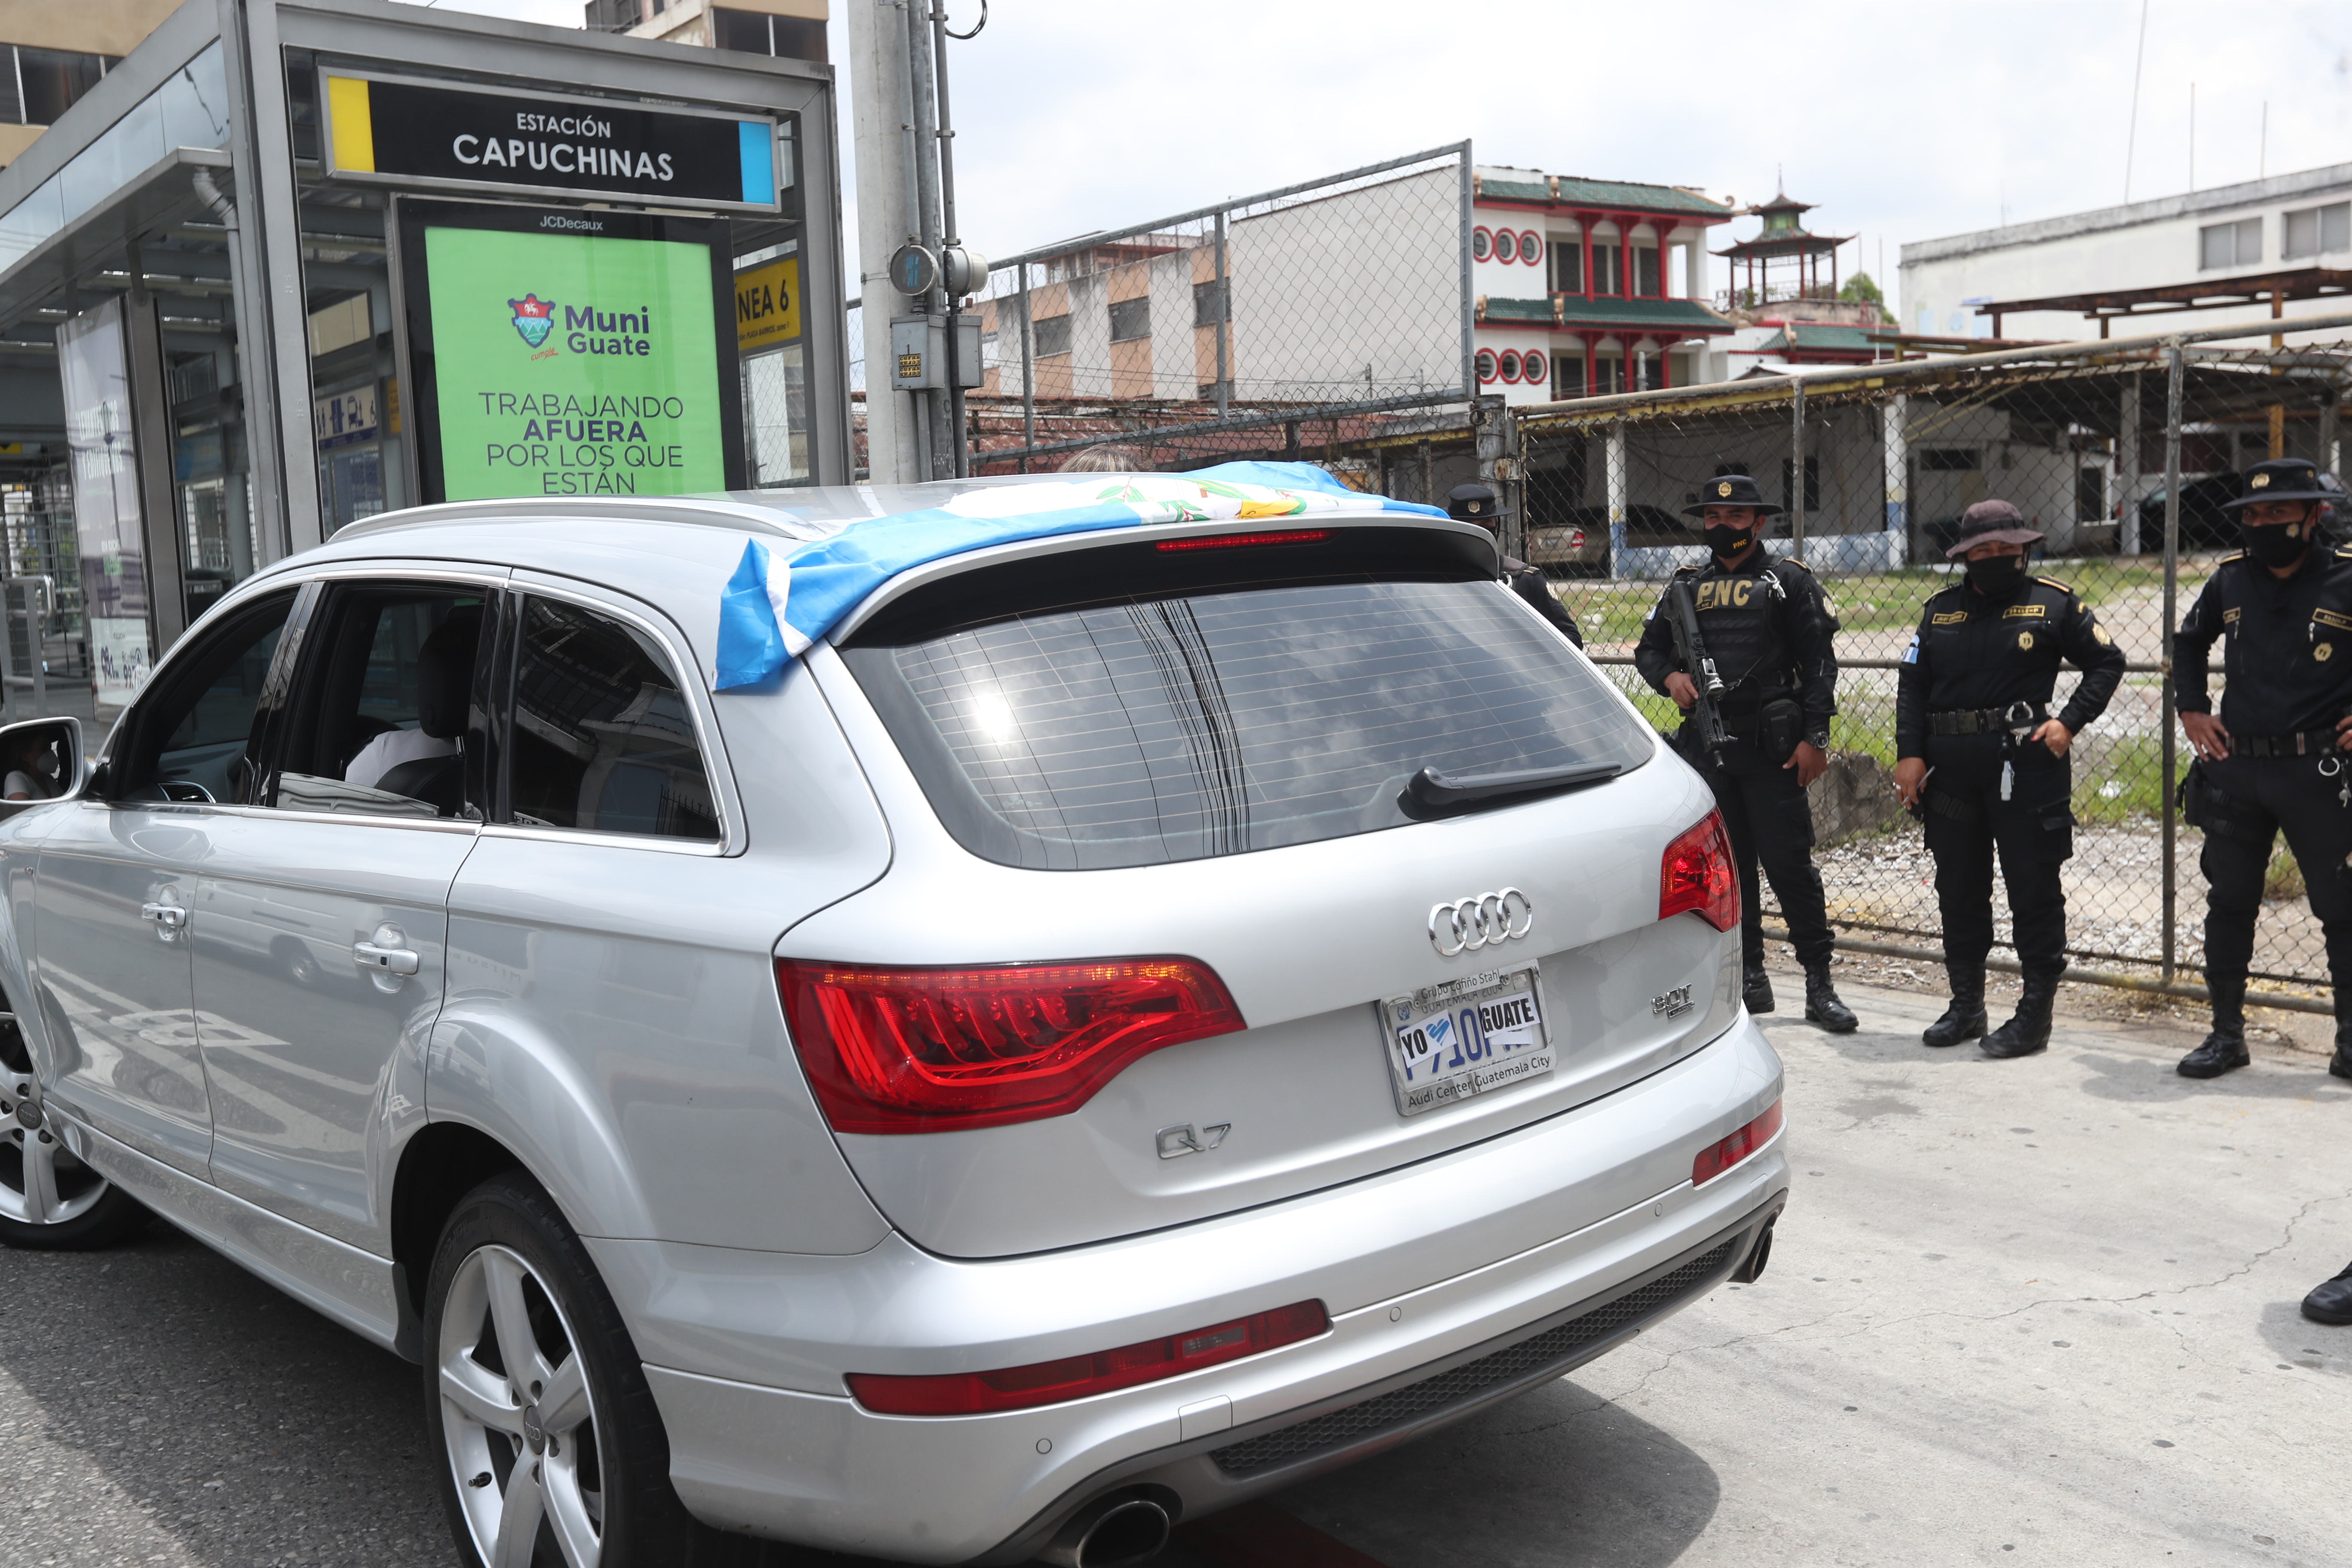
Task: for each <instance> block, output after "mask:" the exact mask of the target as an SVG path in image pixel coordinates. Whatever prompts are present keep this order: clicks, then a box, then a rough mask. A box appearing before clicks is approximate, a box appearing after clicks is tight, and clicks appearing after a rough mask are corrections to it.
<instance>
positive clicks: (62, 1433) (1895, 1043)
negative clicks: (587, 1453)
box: [0, 983, 2352, 1568]
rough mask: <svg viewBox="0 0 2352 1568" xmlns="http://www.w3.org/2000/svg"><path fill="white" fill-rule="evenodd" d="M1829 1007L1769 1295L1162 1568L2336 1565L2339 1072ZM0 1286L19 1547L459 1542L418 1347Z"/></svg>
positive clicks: (88, 1292) (1791, 1045)
mask: <svg viewBox="0 0 2352 1568" xmlns="http://www.w3.org/2000/svg"><path fill="white" fill-rule="evenodd" d="M1795 989H1796V988H1795V987H1792V986H1789V985H1787V984H1785V983H1784V985H1783V994H1784V995H1785V994H1790V992H1791V991H1794V990H1795ZM1848 997H1849V1000H1851V1001H1852V1002H1853V1004H1854V1005H1855V1007H1856V1009H1857V1011H1859V1012H1860V1013H1861V1014H1862V1016H1863V1018H1864V1032H1863V1033H1861V1034H1858V1035H1855V1036H1852V1037H1847V1038H1844V1039H1832V1038H1830V1037H1825V1036H1823V1035H1822V1034H1820V1033H1819V1032H1817V1031H1815V1030H1812V1029H1811V1028H1809V1027H1807V1026H1804V1025H1803V1024H1801V1022H1796V1021H1793V1020H1791V1019H1790V1018H1789V1017H1788V1016H1787V1015H1785V1014H1784V1015H1781V1016H1779V1017H1778V1018H1775V1019H1770V1020H1767V1026H1768V1028H1769V1032H1770V1033H1771V1035H1772V1037H1773V1038H1774V1040H1775V1042H1776V1043H1777V1044H1778V1045H1779V1046H1780V1048H1781V1050H1782V1052H1783V1054H1784V1056H1785V1057H1786V1058H1787V1060H1788V1063H1789V1068H1790V1087H1789V1110H1790V1149H1791V1152H1792V1155H1793V1158H1794V1160H1795V1164H1796V1168H1797V1172H1798V1175H1797V1190H1796V1194H1795V1197H1794V1201H1793V1202H1792V1204H1791V1206H1790V1211H1789V1214H1788V1216H1787V1218H1786V1219H1784V1220H1783V1222H1782V1223H1781V1226H1780V1237H1779V1243H1778V1247H1777V1249H1776V1251H1775V1254H1774V1258H1773V1263H1772V1268H1771V1271H1770V1273H1769V1274H1768V1275H1767V1276H1766V1278H1765V1279H1763V1280H1762V1281H1761V1282H1760V1283H1759V1284H1758V1285H1756V1286H1753V1287H1748V1288H1744V1289H1732V1288H1727V1289H1722V1290H1719V1291H1717V1293H1716V1294H1715V1296H1714V1297H1712V1298H1711V1299H1710V1300H1707V1301H1706V1302H1705V1303H1703V1304H1702V1305H1700V1306H1698V1307H1696V1308H1694V1309H1692V1310H1690V1311H1688V1312H1685V1313H1684V1314H1683V1315H1682V1316H1680V1317H1678V1318H1676V1319H1675V1320H1673V1321H1670V1322H1669V1323H1667V1324H1666V1325H1664V1326H1663V1327H1662V1328H1660V1329H1658V1330H1657V1331H1654V1332H1653V1333H1651V1334H1650V1335H1648V1336H1645V1337H1644V1338H1643V1339H1642V1340H1639V1341H1637V1342H1634V1343H1633V1344H1632V1345H1629V1346H1626V1347H1624V1348H1623V1349H1621V1350H1620V1351H1618V1352H1615V1353H1613V1354H1612V1355H1610V1356H1608V1357H1606V1358H1604V1359H1603V1360H1601V1361H1600V1362H1597V1363H1592V1364H1591V1365H1590V1366H1588V1367H1585V1368H1583V1369H1582V1370H1580V1372H1578V1373H1576V1374H1575V1375H1574V1376H1573V1377H1570V1378H1568V1379H1564V1380H1562V1381H1561V1382H1559V1383H1558V1384H1553V1385H1551V1386H1550V1387H1549V1388H1547V1389H1545V1390H1542V1391H1541V1392H1538V1393H1537V1394H1531V1395H1529V1396H1528V1397H1526V1398H1524V1399H1521V1400H1518V1401H1516V1402H1515V1403H1513V1404H1511V1405H1507V1406H1504V1407H1502V1408H1500V1409H1497V1410H1496V1411H1493V1412H1491V1413H1489V1414H1487V1415H1485V1416H1483V1417H1481V1418H1479V1419H1477V1420H1475V1421H1472V1422H1469V1423H1465V1425H1463V1426H1458V1427H1455V1428H1453V1429H1452V1430H1450V1431H1447V1432H1445V1433H1442V1434H1439V1435H1437V1436H1433V1437H1431V1438H1428V1439H1426V1440H1424V1441H1423V1442H1421V1443H1417V1444H1413V1445H1411V1446H1409V1447H1404V1448H1401V1449H1398V1450H1395V1451H1393V1452H1391V1453H1389V1454H1386V1455H1383V1456H1381V1457H1380V1458H1376V1459H1374V1460H1371V1461H1370V1462H1369V1463H1367V1464H1364V1465H1361V1466H1359V1467H1357V1468H1354V1469H1352V1470H1349V1471H1346V1472H1343V1473H1341V1474H1339V1475H1337V1476H1333V1477H1329V1478H1327V1479H1323V1480H1320V1481H1318V1482H1315V1483H1312V1484H1310V1485H1308V1486H1306V1487H1303V1488H1300V1489H1297V1490H1295V1491H1293V1492H1290V1493H1288V1494H1286V1495H1285V1496H1283V1497H1282V1498H1281V1499H1279V1500H1278V1502H1279V1505H1280V1507H1279V1510H1265V1511H1263V1512H1260V1513H1257V1514H1255V1515H1250V1516H1244V1517H1242V1518H1238V1519H1228V1520H1226V1521H1223V1523H1222V1524H1221V1523H1219V1522H1218V1521H1205V1522H1204V1523H1203V1524H1202V1525H1201V1526H1198V1527H1195V1528H1194V1529H1192V1530H1191V1531H1186V1532H1185V1533H1184V1535H1183V1537H1182V1539H1181V1540H1180V1542H1179V1543H1178V1545H1177V1547H1176V1548H1175V1549H1174V1550H1173V1551H1171V1553H1170V1554H1169V1558H1168V1568H1214V1565H1217V1564H1223V1565H1226V1568H1236V1565H1241V1564H1256V1563H1265V1564H1267V1565H1268V1568H1274V1565H1276V1564H1280V1565H1282V1568H1380V1565H1381V1564H1386V1565H1387V1568H1441V1565H1443V1568H1460V1565H1462V1564H1465V1563H1478V1564H1489V1563H1492V1564H1515V1565H1528V1568H1552V1565H1562V1568H1565V1565H1569V1564H1607V1565H1609V1568H1649V1565H1651V1564H1664V1563H1683V1564H1690V1565H1694V1568H1700V1565H1717V1564H1721V1565H1731V1564H1738V1565H1741V1568H1752V1565H1759V1564H1762V1565H1769V1564H1781V1563H1787V1564H1806V1565H1809V1568H1811V1565H1816V1564H1829V1563H1835V1564H1849V1563H2001V1564H2005V1565H2014V1564H2021V1563H2044V1564H2051V1565H2053V1568H2060V1565H2063V1568H2091V1565H2100V1564H2114V1565H2116V1568H2124V1565H2132V1568H2138V1565H2141V1564H2146V1563H2164V1562H2175V1563H2198V1564H2205V1563H2225V1564H2237V1563H2248V1564H2252V1563H2264V1564H2287V1563H2303V1564H2309V1565H2311V1568H2320V1565H2322V1564H2338V1563H2344V1562H2345V1561H2346V1560H2347V1548H2346V1547H2345V1545H2344V1536H2343V1528H2344V1527H2343V1520H2344V1517H2345V1513H2344V1510H2345V1503H2344V1495H2345V1494H2344V1483H2343V1477H2344V1465H2345V1456H2346V1455H2347V1454H2352V1330H2347V1329H2325V1328H2321V1327H2319V1326H2317V1325H2315V1324H2312V1323H2308V1322H2306V1321H2304V1320H2303V1319H2301V1318H2300V1317H2299V1316H2297V1315H2296V1313H2295V1310H2294V1303H2295V1301H2296V1300H2298V1299H2299V1298H2300V1297H2301V1295H2302V1293H2303V1292H2304V1291H2305V1289H2308V1288H2309V1287H2310V1286H2311V1285H2312V1284H2313V1283H2314V1282H2315V1281H2317V1280H2319V1279H2324V1278H2326V1276H2327V1275H2330V1274H2333V1273H2334V1272H2335V1271H2336V1269H2337V1268H2341V1267H2342V1266H2343V1265H2344V1262H2345V1260H2346V1259H2347V1258H2352V1160H2347V1157H2346V1154H2345V1151H2346V1150H2347V1148H2352V1085H2346V1084H2343V1083H2341V1082H2339V1081H2336V1080H2334V1079H2328V1078H2326V1076H2325V1075H2324V1074H2323V1072H2322V1070H2321V1066H2322V1060H2323V1058H2320V1057H2319V1056H2316V1055H2315V1054H2311V1053H2310V1052H2308V1051H2296V1050H2294V1049H2291V1048H2290V1047H2288V1046H2286V1045H2284V1044H2264V1045H2258V1047H2257V1049H2258V1050H2262V1051H2263V1052H2265V1056H2264V1058H2263V1060H2260V1061H2258V1063H2257V1065H2256V1066H2255V1067H2254V1068H2252V1069H2249V1070H2248V1071H2245V1072H2242V1073H2239V1074H2236V1075H2234V1076H2232V1077H2231V1078H2229V1079H2222V1080H2221V1081H2220V1082H2218V1083H2215V1084H2212V1085H2210V1086H2205V1087H2198V1086H2194V1085H2190V1084H2189V1083H2187V1082H2185V1081H2184V1080H2182V1079H2179V1078H2177V1077H2175V1076H2174V1075H2173V1074H2172V1073H2171V1071H2170V1063H2171V1061H2172V1059H2173V1058H2174V1057H2175V1056H2177V1055H2178V1053H2179V1051H2180V1050H2181V1049H2184V1048H2186V1047H2187V1046H2188V1045H2189V1044H2193V1043H2194V1040H2193V1037H2182V1036H2181V1035H2180V1034H2179V1031H2178V1029H2177V1027H2175V1026H2166V1025H2157V1024H2131V1023H2112V1022H2093V1021H2087V1020H2079V1019H2076V1020H2068V1021H2066V1022H2065V1024H2064V1026H2063V1028H2062V1031H2061V1036H2060V1039H2059V1042H2058V1044H2057V1046H2056V1047H2054V1048H2053V1050H2052V1052H2051V1053H2050V1054H2049V1055H2048V1056H2046V1057H2043V1058H2034V1059H2030V1060H2026V1061H2022V1062H2008V1063H1997V1062H1990V1061H1987V1060H1985V1059H1984V1058H1981V1057H1979V1056H1978V1055H1977V1054H1976V1053H1975V1051H1974V1050H1973V1049H1971V1048H1968V1047H1963V1048H1961V1049H1960V1050H1958V1051H1951V1052H1929V1051H1927V1050H1925V1049H1924V1048H1922V1047H1919V1045H1918V1044H1917V1041H1916V1032H1917V1029H1918V1028H1919V1026H1921V1025H1923V1024H1924V1023H1925V1022H1926V1020H1927V1018H1928V1017H1930V1016H1933V1015H1934V1013H1935V1011H1936V1010H1937V1007H1938V1006H1939V1005H1940V1004H1939V1003H1937V1002H1936V1001H1934V1000H1932V999H1930V998H1927V997H1924V996H1919V995H1915V994H1903V993H1899V992H1894V991H1876V990H1869V989H1864V988H1860V987H1850V988H1849V990H1848ZM0 1282H4V1283H5V1288H0V1495H5V1498H6V1499H7V1503H8V1506H5V1508H0V1564H5V1565H6V1568H17V1565H19V1564H24V1565H35V1564H38V1565H43V1568H46V1565H48V1564H56V1565H57V1568H111V1565H115V1564H150V1563H153V1564H171V1565H174V1568H179V1565H190V1568H194V1565H203V1568H251V1565H257V1564H276V1563H310V1564H336V1565H349V1568H385V1565H389V1564H410V1563H415V1564H433V1565H436V1568H437V1565H440V1564H446V1563H453V1562H454V1561H455V1557H454V1553H453V1552H451V1550H450V1547H449V1544H448V1539H447V1536H446V1533H445V1531H444V1528H443V1525H442V1522H441V1515H440V1509H439V1505H438V1503H437V1501H436V1498H435V1495H434V1490H433V1482H432V1474H431V1471H430V1470H429V1469H428V1468H427V1465H428V1456H427V1454H426V1452H425V1446H424V1440H423V1438H424V1433H423V1428H422V1426H421V1423H420V1419H419V1416H418V1403H419V1395H418V1393H417V1382H418V1375H419V1374H418V1373H416V1372H415V1370H414V1369H413V1368H410V1367H408V1366H406V1365H405V1364H404V1363H400V1362H398V1361H396V1360H394V1358H393V1357H391V1356H389V1355H387V1354H385V1353H383V1352H379V1351H375V1350H373V1349H371V1348H369V1347H368V1346H366V1345H364V1344H362V1342H359V1341H358V1340H356V1339H353V1338H352V1337H351V1336H350V1335H348V1334H346V1333H344V1332H343V1331H341V1330H340V1329H337V1328H334V1327H333V1326H331V1325H330V1324H328V1323H327V1322H326V1321H324V1320H322V1319H320V1318H318V1317H315V1316H313V1315H312V1314H311V1313H310V1312H309V1311H307V1310H304V1309H302V1308H300V1307H298V1306H296V1305H294V1304H293V1303H292V1302H290V1301H288V1300H285V1299H284V1298H282V1297H279V1296H278V1295H277V1294H276V1293H275V1292H273V1291H271V1290H270V1289H268V1288H267V1287H265V1286H263V1285H261V1284H260V1283H258V1282H257V1281H255V1280H253V1279H250V1278H248V1277H247V1275H245V1274H244V1273H243V1272H242V1271H240V1270H238V1269H237V1268H235V1267H233V1266H231V1265H230V1264H227V1263H226V1262H223V1261H221V1260H220V1259H218V1258H215V1257H214V1256H213V1255H212V1254H211V1253H209V1252H207V1251H205V1249H204V1248H202V1247H198V1246H197V1245H196V1244H194V1243H193V1242H190V1241H187V1240H185V1239H184V1238H182V1237H178V1236H176V1235H175V1234H174V1233H173V1232H170V1231H168V1230H166V1229H163V1228H162V1227H160V1226H159V1227H157V1228H155V1229H153V1230H152V1231H151V1232H149V1233H148V1234H147V1235H146V1236H145V1237H142V1239H140V1240H139V1241H137V1242H135V1243H133V1244H131V1245H129V1246H126V1247H120V1248H117V1249H115V1250H113V1251H110V1252H106V1253H100V1254H85V1255H63V1256H54V1255H43V1254H30V1253H11V1254H5V1255H0ZM833 1561H839V1560H833Z"/></svg>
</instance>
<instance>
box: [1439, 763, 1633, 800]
mask: <svg viewBox="0 0 2352 1568" xmlns="http://www.w3.org/2000/svg"><path fill="white" fill-rule="evenodd" d="M1624 771H1625V764H1624V763H1578V764H1577V765H1576V766H1574V767H1566V768H1525V769H1521V770H1520V771H1518V772H1517V773H1465V774H1462V775H1460V776H1458V777H1457V776H1454V775H1453V774H1448V773H1439V772H1438V771H1437V770H1436V769H1435V768H1423V769H1422V770H1421V772H1419V773H1415V774H1413V775H1412V781H1411V782H1410V783H1408V784H1406V785H1405V786H1404V793H1405V796H1406V798H1407V799H1408V800H1410V801H1411V802H1412V804H1413V805H1417V806H1419V807H1421V808H1422V809H1423V810H1424V811H1445V810H1449V809H1453V810H1459V809H1461V808H1462V807H1465V806H1471V805H1480V804H1482V803H1485V802H1487V801H1503V800H1510V799H1513V798H1516V797H1517V796H1519V795H1550V794H1553V793H1555V792H1558V791H1560V790H1571V789H1582V788H1584V787H1585V786H1586V785H1588V784H1602V783H1605V782H1607V781H1608V780H1610V779H1613V778H1615V777H1616V776H1617V775H1618V774H1619V773H1623V772H1624Z"/></svg>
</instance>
